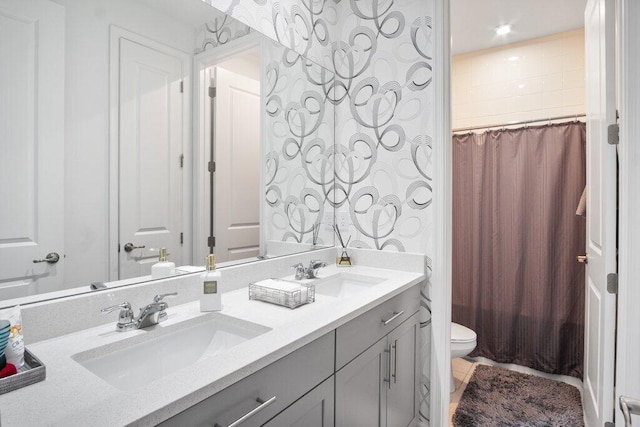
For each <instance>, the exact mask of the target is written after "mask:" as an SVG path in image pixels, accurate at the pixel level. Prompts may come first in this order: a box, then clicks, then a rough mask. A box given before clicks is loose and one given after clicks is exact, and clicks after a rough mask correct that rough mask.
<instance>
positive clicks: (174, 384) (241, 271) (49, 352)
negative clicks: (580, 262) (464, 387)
mask: <svg viewBox="0 0 640 427" xmlns="http://www.w3.org/2000/svg"><path fill="white" fill-rule="evenodd" d="M363 252H364V251H363ZM368 252H370V253H371V257H372V258H371V259H370V260H369V261H370V262H366V261H367V257H366V256H364V255H360V260H361V264H360V265H358V266H355V267H352V268H348V269H343V268H338V267H336V266H335V265H329V266H328V267H326V268H324V269H322V270H321V271H320V274H319V278H318V279H314V280H315V281H316V282H315V283H317V285H316V301H315V302H313V303H310V304H307V305H303V306H301V307H298V308H297V309H294V310H290V309H288V308H285V307H280V306H276V305H273V304H267V303H264V302H261V301H252V300H249V299H248V295H247V287H246V286H247V284H248V282H250V281H255V280H258V279H261V278H265V277H270V276H271V275H273V276H275V277H285V276H287V275H290V272H289V271H288V266H289V265H292V264H294V263H292V262H291V261H292V260H294V259H296V260H297V259H299V258H302V256H301V255H298V256H290V257H283V258H278V259H274V260H269V261H264V262H263V263H254V264H250V265H244V266H237V267H230V268H228V269H225V273H228V274H227V276H230V277H232V279H231V280H230V281H227V282H225V283H223V284H222V285H223V295H222V296H223V310H222V311H221V312H218V313H200V311H199V304H198V301H197V300H192V301H191V302H184V301H180V300H178V301H179V302H181V303H180V304H176V305H171V300H170V299H167V301H168V302H169V304H170V307H169V308H168V309H167V314H168V318H167V320H166V321H165V322H163V323H161V324H159V325H156V326H152V327H150V328H147V329H139V330H132V331H127V332H116V331H115V324H116V317H117V316H115V314H114V317H113V318H107V319H105V318H102V322H103V324H101V325H99V326H95V327H91V328H88V329H79V330H77V331H74V332H71V333H67V334H65V335H60V336H57V337H52V338H50V339H46V340H43V341H40V342H37V343H32V344H29V345H28V348H29V349H30V351H32V352H33V353H34V354H35V355H36V356H38V357H39V358H40V359H41V360H42V362H43V363H44V364H45V365H46V367H47V379H46V380H45V381H44V382H41V383H38V384H35V385H32V386H29V387H25V388H23V389H20V390H17V391H15V392H12V393H9V394H6V395H3V396H0V422H1V423H2V425H3V426H14V425H39V424H42V423H43V422H44V424H47V425H65V426H69V425H94V426H100V425H105V426H107V425H108V426H114V425H157V424H160V425H167V426H173V425H175V426H178V425H220V426H228V425H234V426H235V425H242V426H258V425H269V426H283V425H284V426H286V425H295V423H296V422H297V423H298V425H300V424H299V423H302V424H301V425H305V426H333V425H334V423H335V425H338V426H340V425H342V426H348V425H354V424H360V425H362V424H364V425H380V426H385V425H388V426H396V425H410V423H411V422H412V420H414V418H415V416H416V413H417V410H418V384H419V375H418V372H419V366H418V365H419V357H418V351H419V348H420V331H419V322H418V310H419V303H420V286H421V285H422V283H423V282H424V280H425V275H424V271H423V270H424V257H423V256H420V255H411V254H394V255H393V258H396V259H395V260H391V261H390V262H388V268H389V269H386V268H384V269H383V268H374V267H370V265H381V264H380V263H379V262H376V261H377V260H376V258H377V257H379V256H380V255H379V254H377V253H375V252H373V251H368ZM318 254H320V255H322V256H323V257H324V258H325V259H327V260H330V259H332V258H333V256H334V250H333V249H330V250H323V251H318V253H316V254H315V255H318ZM307 257H309V255H307ZM398 260H402V261H401V262H398ZM394 261H395V262H394ZM304 262H308V261H306V260H304ZM384 265H385V266H387V263H385V264H384ZM392 266H395V268H398V269H401V270H393V269H391V268H393V267H392ZM192 277H194V276H183V277H179V278H175V279H174V282H170V281H168V282H166V283H164V284H163V283H162V281H160V282H159V284H162V286H163V287H162V289H155V288H154V283H155V282H151V283H149V284H147V285H140V288H139V289H138V291H137V292H144V293H145V294H147V295H148V298H147V299H152V298H153V295H152V294H153V293H154V292H156V291H157V290H159V291H160V292H166V291H167V290H168V289H169V288H168V287H169V286H173V287H175V288H176V289H175V290H176V291H177V292H178V293H180V292H183V294H188V293H189V289H190V288H191V287H197V285H196V283H197V280H191V282H190V278H192ZM195 277H197V276H195ZM145 288H147V289H145ZM125 292H132V290H131V289H130V288H125V289H120V290H110V291H109V292H108V293H105V294H102V295H100V294H99V293H98V294H95V295H89V296H83V297H78V299H84V301H81V302H79V303H80V304H81V305H83V306H86V305H90V306H92V307H93V308H95V310H94V313H95V314H94V316H99V314H98V311H99V310H100V308H102V307H101V306H102V304H104V302H103V301H102V300H100V298H103V299H104V298H107V299H108V300H109V301H110V302H113V303H120V302H122V301H120V299H122V298H129V297H128V296H126V295H125V294H124V293H125ZM92 298H93V300H92ZM134 299H135V298H134ZM60 303H61V302H58V304H60ZM64 303H65V304H69V303H71V302H70V301H64ZM50 304H51V305H54V304H56V302H51V303H50ZM132 305H134V306H135V307H137V306H138V304H137V303H135V302H134V303H133V304H132ZM27 311H28V310H25V312H27ZM49 312H55V309H54V311H49ZM26 317H27V318H29V314H27V316H26ZM36 317H38V316H36ZM105 321H108V323H104V322H105ZM25 323H27V322H25ZM25 327H28V325H25ZM238 420H241V422H240V423H236V424H234V422H236V421H238ZM265 423H266V424H265Z"/></svg>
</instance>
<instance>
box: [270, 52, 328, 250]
mask: <svg viewBox="0 0 640 427" xmlns="http://www.w3.org/2000/svg"><path fill="white" fill-rule="evenodd" d="M263 48H264V49H263V51H262V54H263V64H265V69H264V70H263V75H264V80H263V84H265V85H266V87H265V88H264V92H265V95H266V100H265V102H266V117H265V118H264V120H265V127H264V129H265V143H264V144H263V149H264V150H265V151H264V153H265V175H266V176H265V193H264V196H265V200H266V204H265V207H264V210H263V223H262V228H263V233H264V235H265V240H266V241H267V242H270V241H274V240H276V241H278V240H280V241H286V242H295V243H310V244H311V243H316V244H319V245H323V244H329V245H333V242H334V239H333V231H332V230H331V229H330V228H329V229H327V227H325V226H321V223H322V222H325V221H324V219H325V212H328V213H329V214H330V218H331V222H332V219H333V209H332V207H331V205H332V202H331V201H330V200H328V197H330V196H331V194H332V192H331V189H332V188H333V182H334V159H333V152H334V142H335V141H334V129H335V123H334V117H335V115H334V106H333V104H332V103H331V102H330V101H329V100H328V98H327V96H326V95H325V93H324V91H323V87H325V86H327V85H329V84H331V82H332V81H333V80H334V74H333V73H332V72H330V71H328V70H326V69H325V68H323V67H320V66H319V65H317V64H315V63H313V62H311V61H309V60H306V59H304V58H303V57H302V56H301V55H299V54H298V53H296V52H294V51H292V50H291V49H288V48H285V47H283V46H282V45H280V44H279V43H276V42H268V43H265V45H263ZM315 226H319V227H320V228H319V230H318V237H317V241H316V242H313V236H314V227H315Z"/></svg>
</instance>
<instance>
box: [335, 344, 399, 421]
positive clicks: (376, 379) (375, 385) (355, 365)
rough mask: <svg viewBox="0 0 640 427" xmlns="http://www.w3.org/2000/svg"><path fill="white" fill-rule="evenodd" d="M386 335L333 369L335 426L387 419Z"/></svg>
mask: <svg viewBox="0 0 640 427" xmlns="http://www.w3.org/2000/svg"><path fill="white" fill-rule="evenodd" d="M387 350H388V346H387V339H386V338H384V339H381V340H380V341H378V342H377V343H376V344H374V345H373V346H371V347H369V349H367V350H366V351H365V352H364V353H362V354H361V355H360V356H358V357H356V358H355V359H354V360H352V361H351V363H349V364H347V365H346V366H345V367H344V368H342V369H341V370H339V371H338V372H337V373H336V426H337V427H340V426H343V427H347V426H348V427H382V426H386V419H387V394H386V388H387V382H386V380H387V378H386V375H387V371H388V362H387V360H388V357H387V354H386V352H387Z"/></svg>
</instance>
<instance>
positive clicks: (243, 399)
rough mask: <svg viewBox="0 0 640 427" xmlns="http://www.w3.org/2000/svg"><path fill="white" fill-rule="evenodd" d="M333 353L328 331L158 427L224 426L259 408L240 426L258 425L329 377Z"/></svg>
mask: <svg viewBox="0 0 640 427" xmlns="http://www.w3.org/2000/svg"><path fill="white" fill-rule="evenodd" d="M334 354H335V334H334V332H330V333H328V334H326V335H324V336H322V337H320V338H318V339H317V340H315V341H313V342H311V343H309V344H307V345H306V346H304V347H302V348H300V349H298V350H296V351H294V352H293V353H291V354H289V355H287V356H285V357H283V358H282V359H280V360H278V361H276V362H274V363H272V364H271V365H269V366H267V367H265V368H263V369H261V370H259V371H258V372H256V373H254V374H252V375H250V376H248V377H247V378H245V379H243V380H241V381H238V382H237V383H235V384H233V385H231V386H229V387H227V388H226V389H224V390H222V391H221V392H219V393H217V394H215V395H213V396H211V397H209V398H207V399H205V400H203V401H202V402H200V403H197V404H195V405H194V406H192V407H190V408H189V409H187V410H185V411H183V412H181V413H179V414H178V415H176V416H174V417H173V418H170V419H168V420H167V421H165V422H163V423H162V424H160V425H161V426H180V427H183V426H216V427H217V426H221V427H226V426H228V425H230V424H232V423H233V422H234V421H236V420H238V419H240V418H242V417H243V416H245V415H246V414H248V413H250V412H252V411H254V410H256V408H258V407H262V409H260V410H257V411H255V414H254V415H253V416H251V417H249V418H247V419H246V421H245V422H242V423H240V424H241V425H242V427H250V426H260V425H262V424H264V423H265V422H267V421H268V420H269V419H271V418H273V417H274V416H275V415H276V414H278V413H279V412H281V411H282V410H283V409H285V408H286V407H287V406H289V405H291V404H292V403H293V402H295V401H296V400H297V399H298V398H300V396H302V395H303V394H305V393H306V392H308V391H309V390H311V389H313V388H314V387H315V386H317V385H318V384H320V383H321V382H322V381H324V380H325V379H327V378H328V377H329V376H331V375H332V374H333V366H334ZM274 398H275V399H274ZM257 399H260V401H258V400H257ZM261 402H262V403H261ZM269 402H271V403H269Z"/></svg>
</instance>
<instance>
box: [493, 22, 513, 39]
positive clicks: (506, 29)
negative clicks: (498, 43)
mask: <svg viewBox="0 0 640 427" xmlns="http://www.w3.org/2000/svg"><path fill="white" fill-rule="evenodd" d="M510 32H511V25H509V24H505V25H500V26H498V27H496V34H497V35H499V36H504V35H505V34H509V33H510Z"/></svg>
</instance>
